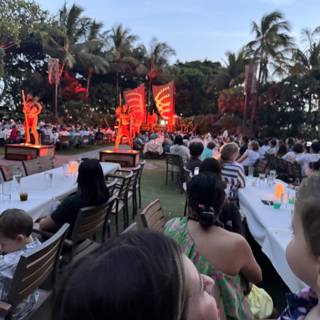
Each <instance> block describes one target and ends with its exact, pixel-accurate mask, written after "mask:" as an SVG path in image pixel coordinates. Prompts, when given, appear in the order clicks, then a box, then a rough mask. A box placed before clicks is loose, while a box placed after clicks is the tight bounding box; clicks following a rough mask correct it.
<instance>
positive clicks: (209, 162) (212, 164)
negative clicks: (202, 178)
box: [199, 158, 221, 176]
mask: <svg viewBox="0 0 320 320" xmlns="http://www.w3.org/2000/svg"><path fill="white" fill-rule="evenodd" d="M199 172H200V173H202V174H216V175H218V176H220V175H221V165H220V163H219V161H218V160H216V159H214V158H207V159H205V160H203V161H202V162H201V165H200V170H199Z"/></svg>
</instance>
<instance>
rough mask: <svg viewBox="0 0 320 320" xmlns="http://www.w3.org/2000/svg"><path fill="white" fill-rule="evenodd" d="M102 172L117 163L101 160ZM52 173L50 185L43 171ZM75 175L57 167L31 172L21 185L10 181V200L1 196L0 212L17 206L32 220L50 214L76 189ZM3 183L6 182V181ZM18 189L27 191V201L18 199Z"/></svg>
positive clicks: (108, 171)
mask: <svg viewBox="0 0 320 320" xmlns="http://www.w3.org/2000/svg"><path fill="white" fill-rule="evenodd" d="M101 166H102V169H103V173H104V174H105V175H106V174H109V173H114V172H115V171H116V170H117V169H119V168H120V165H119V164H118V163H111V162H101ZM47 172H51V173H53V179H52V186H50V183H49V182H48V180H47V179H46V177H45V173H47ZM76 180H77V178H76V176H70V175H68V176H65V175H64V174H63V168H62V167H58V168H55V169H52V170H48V171H45V172H41V173H37V174H33V175H30V176H27V177H23V178H22V179H21V186H20V187H19V186H18V185H17V183H16V182H14V181H12V182H9V183H11V200H9V199H7V197H3V196H2V199H1V201H0V212H2V211H4V210H6V209H9V208H19V209H23V210H25V211H26V212H28V213H30V214H31V216H32V218H33V219H34V220H36V219H38V218H40V217H43V216H46V215H48V214H50V213H51V212H52V211H53V210H54V209H55V208H56V207H57V205H58V204H59V203H60V201H59V200H61V199H63V198H64V197H66V196H67V195H69V194H71V193H73V192H75V191H76V190H77V181H76ZM5 184H8V183H7V182H6V183H5ZM20 191H25V192H27V193H28V200H27V201H23V202H22V201H20Z"/></svg>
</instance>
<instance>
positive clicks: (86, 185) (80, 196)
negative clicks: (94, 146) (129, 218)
mask: <svg viewBox="0 0 320 320" xmlns="http://www.w3.org/2000/svg"><path fill="white" fill-rule="evenodd" d="M108 199H109V192H108V189H107V187H106V184H105V180H104V175H103V170H102V167H101V165H100V163H99V161H98V160H97V159H87V160H84V161H83V162H81V164H80V166H79V173H78V191H77V193H76V194H72V195H70V196H68V197H67V198H65V199H64V200H63V201H62V203H61V204H60V205H59V206H58V207H57V209H56V210H55V211H54V212H53V213H52V214H51V215H50V216H47V217H45V218H43V219H41V220H40V230H43V231H49V232H55V231H57V230H58V229H59V228H60V227H61V226H62V225H63V224H64V223H69V224H70V229H69V236H70V235H71V233H72V230H73V226H74V223H75V221H76V219H77V216H78V213H79V210H80V209H81V208H84V207H88V206H98V205H100V204H102V203H104V202H106V201H108Z"/></svg>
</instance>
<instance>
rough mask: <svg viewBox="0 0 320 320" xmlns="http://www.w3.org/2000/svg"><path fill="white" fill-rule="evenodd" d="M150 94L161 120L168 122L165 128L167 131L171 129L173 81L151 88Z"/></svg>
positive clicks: (172, 120) (172, 122)
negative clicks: (151, 93)
mask: <svg viewBox="0 0 320 320" xmlns="http://www.w3.org/2000/svg"><path fill="white" fill-rule="evenodd" d="M152 92H153V97H154V101H155V103H156V106H157V109H158V111H159V114H160V116H161V118H163V119H164V120H166V121H167V122H168V124H167V128H168V130H169V131H171V130H172V129H173V126H174V115H175V112H174V102H175V101H174V95H175V87H174V83H173V81H171V82H169V83H167V84H164V85H161V86H156V85H153V86H152Z"/></svg>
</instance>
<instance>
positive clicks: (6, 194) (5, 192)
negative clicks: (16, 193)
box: [2, 181, 11, 201]
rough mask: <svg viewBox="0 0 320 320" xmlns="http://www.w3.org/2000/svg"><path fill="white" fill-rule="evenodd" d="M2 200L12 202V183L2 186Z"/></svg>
mask: <svg viewBox="0 0 320 320" xmlns="http://www.w3.org/2000/svg"><path fill="white" fill-rule="evenodd" d="M2 199H3V200H9V201H10V200H11V181H8V182H5V183H3V184H2Z"/></svg>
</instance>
